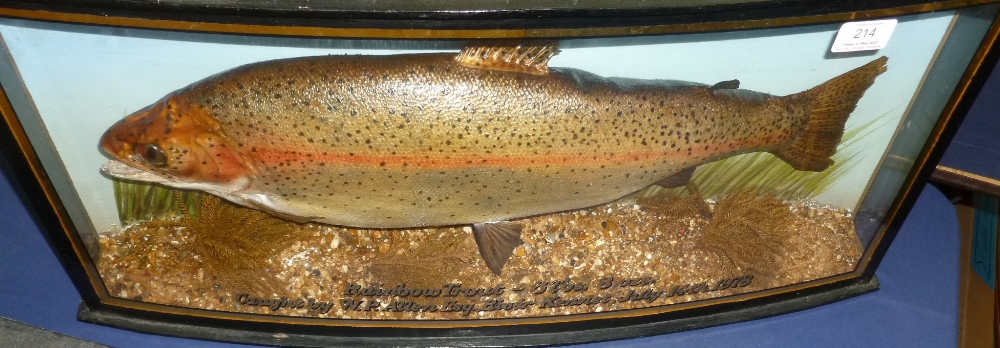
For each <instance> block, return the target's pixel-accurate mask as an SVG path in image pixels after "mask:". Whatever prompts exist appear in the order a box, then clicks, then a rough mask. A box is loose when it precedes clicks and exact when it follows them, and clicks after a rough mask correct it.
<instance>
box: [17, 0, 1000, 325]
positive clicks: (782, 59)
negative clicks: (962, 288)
mask: <svg viewBox="0 0 1000 348" xmlns="http://www.w3.org/2000/svg"><path fill="white" fill-rule="evenodd" d="M995 12H996V7H992V6H991V7H979V8H971V9H961V10H949V11H940V12H933V13H925V14H911V15H904V16H899V17H895V19H897V20H898V24H897V25H896V26H895V29H894V31H893V32H892V35H891V38H890V39H889V42H888V45H887V46H885V47H884V48H882V49H878V50H870V51H863V52H853V53H831V52H830V46H831V42H832V40H833V39H834V37H835V36H836V35H837V32H838V29H839V28H840V25H841V24H842V23H826V24H816V25H804V26H793V27H784V28H773V29H767V28H765V29H754V30H737V31H721V32H710V33H684V34H669V35H652V36H625V37H609V38H601V37H597V38H574V37H568V38H562V39H551V40H545V41H537V40H536V41H532V40H521V41H510V40H506V41H491V40H482V41H473V40H469V41H455V40H401V39H339V38H287V37H269V36H244V35H222V34H211V33H193V32H175V31H158V30H151V29H138V28H111V27H98V26H88V25H82V24H62V23H52V22H42V21H33V20H24V19H12V18H5V19H0V36H2V39H3V43H4V47H3V48H4V49H5V50H6V56H5V57H6V58H5V59H6V61H5V62H3V64H2V65H3V68H2V69H3V70H2V71H0V84H2V85H3V88H4V92H5V93H6V94H7V96H8V98H9V99H10V101H11V106H12V109H13V111H14V114H15V115H16V117H15V118H16V120H17V122H18V123H19V125H18V127H20V128H19V129H21V132H23V134H25V135H26V136H27V138H28V139H29V140H30V144H31V146H32V148H33V151H34V152H35V153H36V154H37V156H38V160H39V163H40V164H41V165H42V166H43V168H44V171H45V173H46V175H47V176H48V179H49V180H50V182H51V185H52V187H53V188H54V190H55V192H56V193H57V194H58V200H57V202H59V203H58V204H60V205H61V206H62V207H64V209H65V214H66V216H68V218H69V221H71V222H72V230H71V231H69V232H68V233H73V234H76V235H77V236H78V238H76V237H73V238H71V239H74V240H79V241H80V242H82V244H83V246H82V247H81V248H80V249H79V251H80V252H81V254H80V259H81V262H83V263H84V264H85V268H86V270H87V272H88V274H89V275H90V277H91V278H92V283H93V284H94V286H95V289H94V291H95V292H96V293H97V296H98V298H100V299H101V301H102V302H104V303H110V304H113V305H119V306H122V307H130V308H141V309H144V310H151V311H154V312H155V311H165V312H171V311H175V310H176V309H183V310H187V309H193V310H195V311H182V313H187V314H190V315H194V316H212V317H221V318H227V315H228V314H237V313H238V314H255V315H262V316H264V317H263V318H264V319H254V320H264V321H269V320H271V321H282V320H286V319H288V318H297V319H306V320H308V321H303V323H309V324H311V325H319V326H324V325H325V326H331V327H338V326H341V327H342V326H357V325H360V326H369V327H389V328H391V327H395V326H406V327H417V328H420V327H425V326H426V327H429V328H431V327H432V328H442V327H443V328H466V327H479V326H490V325H499V326H504V325H511V324H512V323H522V324H529V325H530V324H537V323H565V322H569V323H573V322H586V321H591V320H599V319H615V318H630V317H637V316H638V317H641V316H651V315H662V314H664V313H672V312H676V311H682V310H685V309H690V308H696V307H704V306H710V305H713V304H718V303H730V304H731V303H734V302H735V303H738V302H739V301H742V300H746V299H753V298H761V297H767V296H771V295H779V294H788V293H789V292H792V291H795V290H801V289H808V288H810V287H814V286H819V285H823V284H830V283H834V282H837V281H843V280H849V279H859V278H865V277H867V279H869V280H870V277H871V273H872V272H873V271H874V269H873V267H874V265H875V264H877V257H875V258H874V260H873V255H874V253H875V251H874V250H875V249H876V247H877V246H878V245H879V243H880V242H882V239H883V237H884V236H883V235H884V233H885V227H886V226H887V224H888V222H887V216H893V215H895V214H896V211H895V210H894V209H898V203H899V202H898V201H899V199H900V197H901V196H902V195H903V192H906V191H908V190H909V187H906V183H907V180H910V179H911V178H912V176H913V173H914V171H915V170H916V168H913V164H914V161H917V160H918V158H921V156H923V155H924V154H923V153H922V152H921V151H922V150H923V149H924V146H925V144H926V143H928V141H929V138H930V137H931V135H932V131H933V130H934V127H935V125H936V124H937V123H938V121H939V118H941V117H942V113H943V112H944V111H945V109H946V106H947V105H948V104H947V103H948V101H949V98H950V97H951V95H952V89H953V88H954V86H956V85H957V84H958V82H959V81H960V79H961V77H962V76H963V73H965V70H966V67H967V66H968V65H969V63H970V61H973V58H974V53H975V52H976V49H977V47H979V45H980V41H981V40H982V38H983V37H985V36H986V35H987V30H988V28H989V27H990V24H991V23H992V20H993V16H994V15H995ZM17 131H18V129H15V132H17ZM232 318H236V317H232ZM240 318H246V317H240ZM493 319H499V320H493ZM511 319H517V320H519V321H510V320H511ZM469 320H472V321H469ZM505 320H507V321H505ZM291 322H294V321H291Z"/></svg>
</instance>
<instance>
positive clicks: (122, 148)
mask: <svg viewBox="0 0 1000 348" xmlns="http://www.w3.org/2000/svg"><path fill="white" fill-rule="evenodd" d="M100 146H101V149H102V150H103V151H104V152H105V153H106V154H108V155H109V156H110V157H112V158H113V159H115V160H117V161H119V162H121V163H122V164H124V165H126V166H127V167H126V166H123V165H121V164H109V165H106V166H105V168H104V170H105V172H107V173H108V174H110V175H112V176H116V177H120V178H124V179H130V180H139V181H150V182H158V183H162V184H165V185H168V186H174V187H180V188H193V189H203V188H202V187H201V186H206V185H207V186H211V187H216V188H224V190H222V191H230V192H232V191H234V190H238V189H241V188H243V187H245V186H246V185H247V184H248V182H249V180H250V179H251V178H252V176H253V169H252V167H251V166H250V165H249V164H248V163H249V162H248V161H247V160H246V159H244V158H243V156H241V154H240V152H239V149H238V147H237V146H236V144H234V143H233V142H232V141H231V140H229V138H228V137H227V136H226V134H225V131H224V129H223V127H222V125H221V124H220V123H219V121H217V120H216V119H215V118H213V117H212V116H211V114H210V113H208V112H206V111H205V110H204V109H202V108H201V107H199V106H197V105H194V104H191V103H189V102H187V101H186V100H184V98H182V97H179V96H174V95H168V96H167V97H165V98H163V99H162V100H160V101H159V102H157V103H155V104H153V105H150V106H148V107H146V108H144V109H142V110H139V111H136V112H135V113H133V114H131V115H129V116H127V117H125V118H124V119H122V120H120V121H118V122H117V123H115V124H114V125H112V126H111V128H109V129H108V130H107V131H106V132H105V133H104V135H103V136H102V137H101V143H100ZM210 191H220V190H218V189H217V190H210Z"/></svg>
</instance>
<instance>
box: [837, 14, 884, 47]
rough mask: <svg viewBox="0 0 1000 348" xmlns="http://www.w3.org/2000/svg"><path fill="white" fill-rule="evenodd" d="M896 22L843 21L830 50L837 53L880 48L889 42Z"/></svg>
mask: <svg viewBox="0 0 1000 348" xmlns="http://www.w3.org/2000/svg"><path fill="white" fill-rule="evenodd" d="M896 23H897V21H896V20H895V19H885V20H878V21H865V22H848V23H844V25H842V26H840V31H839V32H837V38H836V39H834V40H833V47H831V48H830V51H831V52H835V53H837V52H855V51H870V50H877V49H881V48H883V47H885V45H886V44H888V43H889V37H890V36H892V30H893V29H896Z"/></svg>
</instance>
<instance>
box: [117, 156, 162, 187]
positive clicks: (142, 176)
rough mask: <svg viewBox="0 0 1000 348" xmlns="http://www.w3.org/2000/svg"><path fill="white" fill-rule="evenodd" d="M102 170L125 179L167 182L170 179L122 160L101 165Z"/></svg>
mask: <svg viewBox="0 0 1000 348" xmlns="http://www.w3.org/2000/svg"><path fill="white" fill-rule="evenodd" d="M101 172H104V173H105V174H107V175H109V176H112V177H115V178H118V179H124V180H134V181H144V182H154V183H165V182H168V181H170V180H168V179H166V178H164V177H161V176H159V175H156V174H153V173H150V172H148V171H145V170H142V169H139V168H135V167H132V166H130V165H128V164H125V163H124V162H121V161H115V160H111V161H108V162H107V163H105V164H104V165H103V166H101Z"/></svg>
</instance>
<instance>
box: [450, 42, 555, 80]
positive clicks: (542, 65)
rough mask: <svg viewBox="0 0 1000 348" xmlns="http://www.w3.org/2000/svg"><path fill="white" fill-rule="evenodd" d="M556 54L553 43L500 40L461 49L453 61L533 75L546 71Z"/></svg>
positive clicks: (545, 72) (480, 67)
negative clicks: (502, 41)
mask: <svg viewBox="0 0 1000 348" xmlns="http://www.w3.org/2000/svg"><path fill="white" fill-rule="evenodd" d="M557 53H559V46H558V44H557V43H555V42H551V41H544V42H530V43H510V42H507V43H500V44H496V45H476V46H468V47H465V48H463V49H462V52H459V53H458V55H456V56H455V62H456V63H458V64H461V65H464V66H467V67H472V68H479V69H488V70H502V71H515V72H523V73H528V74H533V75H547V74H548V73H549V67H548V63H549V59H552V56H555V55H556V54H557Z"/></svg>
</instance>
